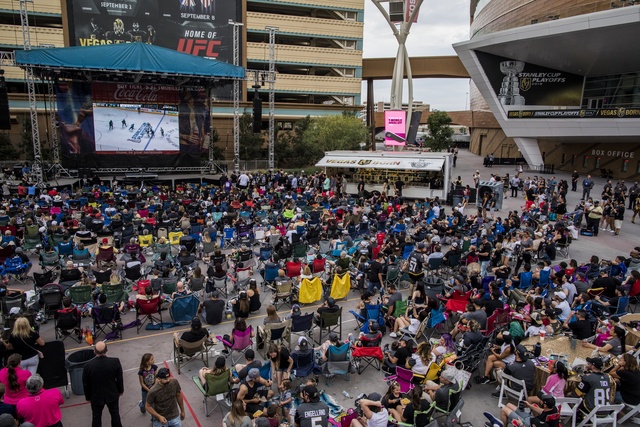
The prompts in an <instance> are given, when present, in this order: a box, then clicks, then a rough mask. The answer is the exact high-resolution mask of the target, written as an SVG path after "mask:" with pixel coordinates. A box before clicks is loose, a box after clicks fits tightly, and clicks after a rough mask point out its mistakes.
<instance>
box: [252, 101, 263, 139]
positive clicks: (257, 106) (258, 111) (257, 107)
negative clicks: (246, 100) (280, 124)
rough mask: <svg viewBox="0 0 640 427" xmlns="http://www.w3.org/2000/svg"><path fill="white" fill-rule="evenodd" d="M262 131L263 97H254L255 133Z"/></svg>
mask: <svg viewBox="0 0 640 427" xmlns="http://www.w3.org/2000/svg"><path fill="white" fill-rule="evenodd" d="M260 132H262V99H260V98H258V97H254V98H253V133H260Z"/></svg>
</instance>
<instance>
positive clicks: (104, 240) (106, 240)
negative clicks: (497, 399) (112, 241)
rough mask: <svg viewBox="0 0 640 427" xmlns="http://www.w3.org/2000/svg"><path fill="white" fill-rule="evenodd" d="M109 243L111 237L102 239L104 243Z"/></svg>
mask: <svg viewBox="0 0 640 427" xmlns="http://www.w3.org/2000/svg"><path fill="white" fill-rule="evenodd" d="M107 243H109V239H107V238H106V237H105V238H104V239H102V244H103V245H106V244H107Z"/></svg>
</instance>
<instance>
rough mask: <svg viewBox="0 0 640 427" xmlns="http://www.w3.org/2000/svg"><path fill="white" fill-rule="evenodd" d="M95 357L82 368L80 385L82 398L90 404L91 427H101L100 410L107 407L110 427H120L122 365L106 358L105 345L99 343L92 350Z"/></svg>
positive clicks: (122, 389)
mask: <svg viewBox="0 0 640 427" xmlns="http://www.w3.org/2000/svg"><path fill="white" fill-rule="evenodd" d="M94 353H95V354H96V357H95V358H94V359H93V360H91V361H90V362H89V363H87V365H86V366H85V367H84V371H83V372H82V384H83V386H84V397H85V399H87V400H88V401H90V402H91V414H92V422H91V426H92V427H102V410H103V409H104V405H107V408H108V409H109V414H111V427H122V422H121V421H120V409H119V407H118V404H119V399H120V396H122V393H124V383H123V380H122V365H120V360H119V359H117V358H115V357H107V344H106V343H104V342H102V341H99V342H97V343H96V345H95V348H94Z"/></svg>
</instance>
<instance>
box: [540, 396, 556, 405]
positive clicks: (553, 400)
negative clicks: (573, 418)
mask: <svg viewBox="0 0 640 427" xmlns="http://www.w3.org/2000/svg"><path fill="white" fill-rule="evenodd" d="M540 400H542V403H544V404H545V405H547V408H553V407H554V406H556V398H555V397H553V396H552V395H550V394H543V395H542V397H541V398H540Z"/></svg>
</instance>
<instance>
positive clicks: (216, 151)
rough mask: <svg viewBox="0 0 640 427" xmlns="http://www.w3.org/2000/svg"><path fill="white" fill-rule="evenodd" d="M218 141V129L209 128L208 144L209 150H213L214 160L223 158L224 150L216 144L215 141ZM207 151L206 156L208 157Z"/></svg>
mask: <svg viewBox="0 0 640 427" xmlns="http://www.w3.org/2000/svg"><path fill="white" fill-rule="evenodd" d="M218 141H220V133H219V132H218V129H216V128H211V134H210V135H209V145H210V146H211V151H212V152H213V158H214V160H219V159H223V158H224V152H223V151H222V148H220V147H217V146H216V142H218ZM208 156H209V155H208V153H207V158H208Z"/></svg>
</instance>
